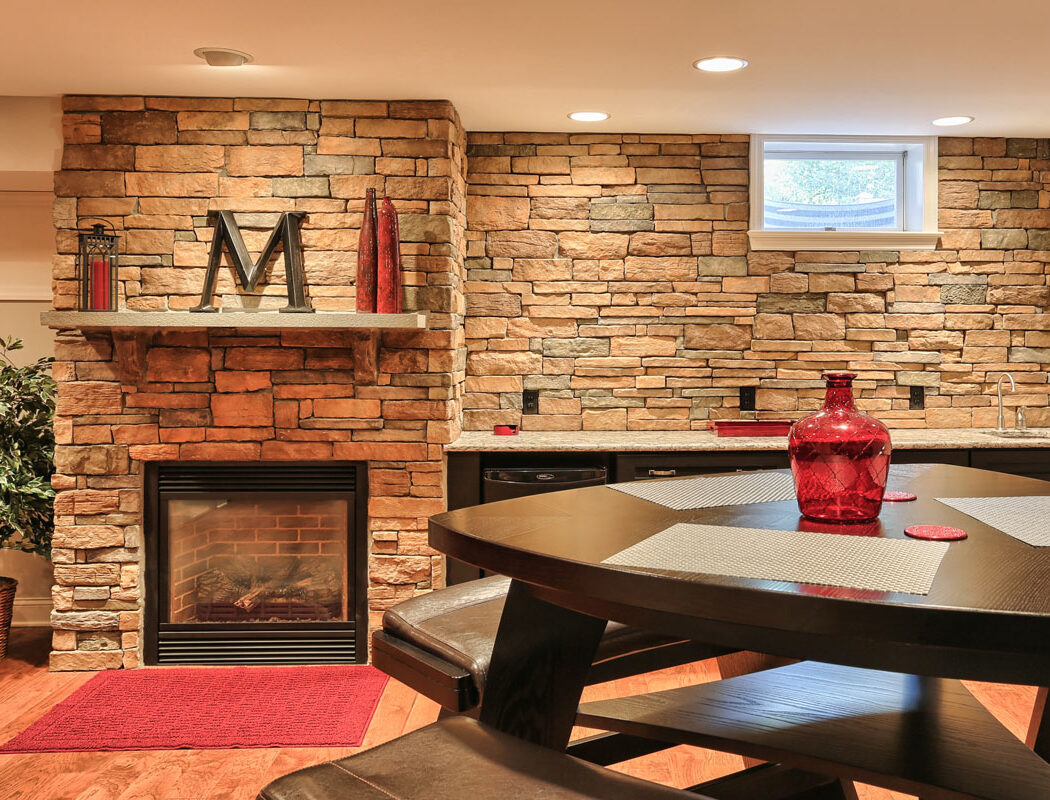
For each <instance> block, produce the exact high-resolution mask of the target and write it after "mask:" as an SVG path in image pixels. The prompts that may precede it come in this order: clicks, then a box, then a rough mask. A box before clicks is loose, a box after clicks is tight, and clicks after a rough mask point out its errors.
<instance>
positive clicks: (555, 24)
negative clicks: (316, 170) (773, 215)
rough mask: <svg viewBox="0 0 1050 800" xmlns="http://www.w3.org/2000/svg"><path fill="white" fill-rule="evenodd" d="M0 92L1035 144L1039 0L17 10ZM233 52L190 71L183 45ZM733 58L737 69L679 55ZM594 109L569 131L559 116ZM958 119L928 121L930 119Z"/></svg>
mask: <svg viewBox="0 0 1050 800" xmlns="http://www.w3.org/2000/svg"><path fill="white" fill-rule="evenodd" d="M5 5H6V8H5V11H4V18H3V29H2V32H0V45H2V46H0V95H56V94H63V93H100V94H172V95H210V96H270V97H273V96H290V97H310V98H325V97H329V98H382V99H389V98H447V99H449V100H452V101H453V103H455V105H456V107H457V108H458V109H459V111H460V114H461V115H462V117H463V121H464V124H465V125H466V126H467V128H468V129H469V130H591V131H602V130H605V131H636V132H660V131H662V132H678V131H681V132H720V133H731V132H747V133H751V132H756V133H900V134H917V133H933V132H942V133H943V132H945V130H952V131H955V132H957V133H958V134H959V135H974V134H985V135H1000V136H1001V135H1012V136H1048V135H1050V2H1048V0H995V2H989V1H988V0H878V1H877V2H858V1H857V0H779V1H778V0H716V1H713V0H648V1H647V2H646V1H645V0H641V1H640V0H522V1H520V2H501V1H500V0H372V1H371V2H360V1H359V0H354V1H352V2H348V1H347V0H311V1H309V2H305V1H304V0H298V1H296V0H283V1H282V2H277V0H167V2H152V1H144V0H96V1H95V2H91V3H74V2H71V0H32V2H13V0H12V1H11V2H8V3H5ZM205 45H206V46H221V47H231V48H234V49H238V50H244V51H247V52H249V53H252V54H253V55H254V56H255V60H256V61H255V64H253V65H251V66H247V67H241V68H235V69H229V68H227V69H222V68H209V67H206V66H204V65H203V64H202V62H200V61H199V60H198V59H197V58H196V57H195V56H194V55H193V50H194V48H196V47H201V46H205ZM709 55H739V56H742V57H744V58H746V59H749V60H750V62H751V66H750V67H748V68H747V69H746V70H744V71H743V72H740V73H731V74H721V75H715V74H705V73H700V72H697V71H696V70H694V69H693V68H692V67H691V63H692V62H693V61H694V60H696V59H697V58H700V57H703V56H709ZM593 109H599V110H604V111H608V112H609V113H611V114H612V118H611V119H610V120H609V121H607V122H603V123H587V124H582V123H574V122H570V121H569V120H568V119H566V116H565V115H566V114H568V113H569V112H570V111H576V110H593ZM955 114H971V115H973V116H975V117H976V118H977V121H976V122H975V123H973V124H971V125H967V126H963V127H961V128H955V129H937V128H934V127H932V126H931V125H930V124H929V122H930V120H932V119H933V118H934V117H940V116H945V115H955Z"/></svg>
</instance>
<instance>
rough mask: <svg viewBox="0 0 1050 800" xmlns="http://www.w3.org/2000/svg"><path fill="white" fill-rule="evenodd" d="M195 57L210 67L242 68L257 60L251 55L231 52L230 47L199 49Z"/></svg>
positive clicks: (195, 52) (195, 51)
mask: <svg viewBox="0 0 1050 800" xmlns="http://www.w3.org/2000/svg"><path fill="white" fill-rule="evenodd" d="M193 55H195V56H197V57H198V58H203V59H204V60H205V61H207V62H208V66H209V67H240V66H242V65H244V64H250V63H252V61H254V60H255V59H254V58H252V56H251V54H250V53H242V52H241V51H240V50H230V49H229V48H228V47H198V48H197V49H196V50H194V51H193Z"/></svg>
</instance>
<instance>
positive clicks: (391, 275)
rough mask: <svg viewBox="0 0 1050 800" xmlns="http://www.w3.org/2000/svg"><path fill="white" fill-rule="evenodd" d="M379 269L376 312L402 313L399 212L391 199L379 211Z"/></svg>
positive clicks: (387, 198)
mask: <svg viewBox="0 0 1050 800" xmlns="http://www.w3.org/2000/svg"><path fill="white" fill-rule="evenodd" d="M378 228H379V268H378V270H377V273H378V274H377V276H376V311H378V312H379V313H380V314H400V313H401V246H400V242H399V241H398V224H397V212H396V211H395V210H394V204H393V203H391V202H390V198H389V197H384V198H383V205H382V206H381V207H380V209H379V224H378Z"/></svg>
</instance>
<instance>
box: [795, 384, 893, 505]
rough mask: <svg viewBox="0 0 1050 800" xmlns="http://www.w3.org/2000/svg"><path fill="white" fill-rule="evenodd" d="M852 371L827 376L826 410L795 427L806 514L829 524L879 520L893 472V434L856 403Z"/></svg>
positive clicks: (799, 494)
mask: <svg viewBox="0 0 1050 800" xmlns="http://www.w3.org/2000/svg"><path fill="white" fill-rule="evenodd" d="M856 377H857V376H856V375H855V374H853V373H851V372H829V373H827V374H825V375H824V380H825V381H826V382H827V394H826V395H825V396H824V407H823V408H821V409H820V411H817V412H816V413H813V414H810V415H809V416H807V417H803V418H802V419H800V420H798V422H796V423H795V424H794V425H792V426H791V432H790V433H789V434H788V455H789V456H790V458H791V472H792V473H793V474H794V476H795V495H796V496H797V498H798V508H799V511H801V512H802V513H803V515H805V516H807V517H809V518H810V519H815V520H824V521H828V522H870V521H871V520H874V519H876V518H877V517H878V516H879V510H880V509H881V508H882V494H883V492H884V491H885V490H886V475H887V473H888V472H889V468H890V432H889V430H888V429H887V428H886V426H885V425H883V424H882V423H881V422H879V421H878V420H877V419H875V418H874V417H872V416H869V415H868V414H865V413H864V412H863V411H858V410H857V407H856V405H854V403H853V379H854V378H856Z"/></svg>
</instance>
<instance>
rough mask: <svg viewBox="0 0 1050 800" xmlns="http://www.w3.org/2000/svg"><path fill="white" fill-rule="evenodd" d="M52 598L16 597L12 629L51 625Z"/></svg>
mask: <svg viewBox="0 0 1050 800" xmlns="http://www.w3.org/2000/svg"><path fill="white" fill-rule="evenodd" d="M51 608H52V600H51V598H50V597H19V596H18V595H15V607H14V613H13V614H12V620H11V627H12V628H40V627H45V628H46V627H47V626H48V625H50V624H51Z"/></svg>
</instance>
